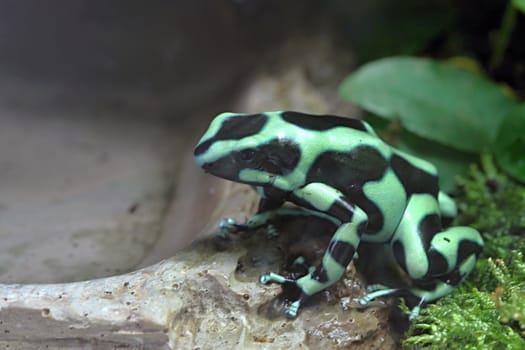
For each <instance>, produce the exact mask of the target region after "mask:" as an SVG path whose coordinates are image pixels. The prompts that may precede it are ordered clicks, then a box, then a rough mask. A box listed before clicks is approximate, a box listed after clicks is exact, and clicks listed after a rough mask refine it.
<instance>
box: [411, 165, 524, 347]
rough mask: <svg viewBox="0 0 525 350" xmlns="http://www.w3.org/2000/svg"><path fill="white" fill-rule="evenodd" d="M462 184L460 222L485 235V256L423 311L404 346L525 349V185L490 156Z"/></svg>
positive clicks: (470, 172) (471, 170) (414, 323)
mask: <svg viewBox="0 0 525 350" xmlns="http://www.w3.org/2000/svg"><path fill="white" fill-rule="evenodd" d="M460 186H461V191H460V194H459V196H458V198H457V199H456V200H457V202H458V206H459V208H460V217H458V219H457V220H456V222H455V223H454V224H455V225H469V226H472V227H475V228H477V229H478V230H479V231H480V232H481V233H482V234H483V237H484V239H485V248H484V252H483V255H482V257H481V258H480V260H479V262H478V264H477V265H476V269H475V270H474V272H473V273H472V275H471V276H470V277H469V280H468V282H466V283H464V284H463V285H462V286H460V287H459V288H458V290H457V291H455V292H454V293H452V294H451V295H449V296H447V297H445V298H442V299H440V300H439V301H438V302H436V303H435V304H433V305H429V306H428V307H426V308H424V309H423V310H422V312H421V314H420V316H419V317H418V318H417V319H416V320H415V321H414V322H413V323H412V324H411V325H410V328H409V330H408V332H407V334H406V338H405V339H404V340H403V342H402V345H403V348H404V349H445V348H446V349H525V260H524V254H523V252H524V251H525V215H524V212H525V187H524V186H522V185H520V184H518V183H516V182H514V181H512V180H510V179H509V178H507V177H505V176H504V175H502V174H501V173H499V172H498V170H497V169H496V167H495V166H494V163H493V161H492V159H491V157H490V156H488V155H484V156H483V157H482V162H481V167H477V166H473V167H471V169H470V171H469V173H468V175H467V176H465V177H464V178H462V179H461V180H460ZM407 312H408V310H407Z"/></svg>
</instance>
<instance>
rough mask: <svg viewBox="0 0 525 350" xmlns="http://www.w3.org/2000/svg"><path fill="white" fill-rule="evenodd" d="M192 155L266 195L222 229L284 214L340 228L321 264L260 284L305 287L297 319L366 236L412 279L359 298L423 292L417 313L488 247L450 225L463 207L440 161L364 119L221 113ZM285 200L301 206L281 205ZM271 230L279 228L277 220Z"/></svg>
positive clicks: (293, 311)
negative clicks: (382, 134) (444, 179)
mask: <svg viewBox="0 0 525 350" xmlns="http://www.w3.org/2000/svg"><path fill="white" fill-rule="evenodd" d="M194 157H195V161H196V162H197V164H199V165H200V166H201V167H202V168H203V169H204V170H205V171H206V172H209V173H211V174H213V175H215V176H219V177H222V178H225V179H228V180H231V181H236V182H240V183H245V184H249V185H252V186H255V188H256V189H257V192H258V193H259V195H260V196H261V201H260V203H259V209H258V211H257V213H256V214H255V215H254V216H253V217H252V218H251V219H249V220H248V221H247V222H246V223H238V222H236V221H234V220H232V219H224V220H223V221H222V222H221V225H220V234H221V235H223V236H226V235H228V234H230V233H233V232H238V231H241V230H244V231H249V230H253V229H256V228H258V227H261V226H263V225H267V224H269V223H270V222H271V221H272V220H274V219H275V218H277V217H279V216H282V215H298V216H304V217H308V216H317V217H321V218H323V219H326V220H329V221H331V222H332V223H334V224H335V225H336V226H337V227H338V228H337V230H336V231H335V233H334V234H333V236H332V239H331V241H330V244H329V246H328V248H327V249H326V251H325V254H324V256H323V258H322V261H321V263H320V264H319V266H311V267H310V268H309V269H308V271H309V273H307V274H306V275H304V276H302V277H300V278H298V279H296V280H295V279H290V278H287V277H285V276H282V275H279V274H277V273H274V272H270V273H267V274H264V275H262V276H261V278H260V281H261V283H271V282H275V283H281V284H282V283H292V284H294V285H296V286H297V288H299V289H300V291H301V293H300V296H299V298H298V299H297V300H294V301H293V302H292V303H291V304H290V305H289V306H288V307H287V309H286V315H287V316H288V317H291V318H293V317H296V316H297V314H298V312H299V309H300V307H301V305H302V304H303V303H304V301H305V300H306V299H307V298H308V297H310V296H311V295H313V294H315V293H318V292H320V291H322V290H323V289H325V288H327V287H329V286H331V285H333V284H334V283H336V282H337V281H338V280H339V279H340V278H341V276H342V275H343V273H344V271H345V269H346V267H347V265H348V264H349V263H350V261H351V260H352V259H353V258H354V257H355V256H356V255H357V253H356V251H357V249H358V247H359V244H360V242H361V241H366V242H371V243H377V244H386V245H388V246H389V247H390V248H391V249H392V252H393V255H394V257H395V259H396V261H397V263H398V264H399V266H400V267H401V268H402V269H403V270H404V271H406V273H407V275H408V276H409V277H410V278H411V280H412V284H411V286H410V287H407V288H390V287H388V286H384V285H381V284H377V285H373V286H370V288H369V292H368V294H366V295H365V296H363V297H362V298H361V299H359V302H360V303H361V304H362V305H366V304H368V303H369V302H370V301H372V300H374V299H376V298H379V297H383V296H388V295H392V294H404V295H407V294H408V295H411V296H413V297H416V298H417V299H418V300H419V302H418V303H417V305H416V306H415V307H414V308H413V309H412V313H411V315H410V317H411V318H414V317H417V315H418V313H419V310H420V309H421V307H422V306H423V305H425V304H426V303H428V302H432V301H434V300H436V299H438V298H441V297H443V296H444V295H447V294H449V293H451V292H452V291H453V290H454V288H456V287H457V285H458V284H459V283H461V281H463V280H464V279H465V278H466V276H467V275H468V274H469V273H470V272H471V271H472V269H473V268H474V266H475V263H476V260H477V257H478V256H479V254H480V252H481V250H482V248H483V241H482V239H481V236H480V234H479V233H478V232H477V231H476V230H474V229H472V228H469V227H450V228H447V229H443V227H442V224H441V218H442V217H454V216H455V215H456V214H457V208H456V205H455V203H454V201H453V200H452V199H451V198H450V197H448V196H447V195H446V194H444V193H442V192H440V191H439V189H438V187H437V184H438V178H437V171H436V168H435V167H434V166H433V165H432V164H431V163H428V162H426V161H424V160H422V159H419V158H416V157H413V156H411V155H408V154H405V153H403V152H401V151H399V150H396V149H394V148H392V147H391V146H389V145H388V144H386V143H384V142H383V141H382V140H381V139H380V138H378V137H377V135H376V133H375V132H374V131H373V129H372V128H371V127H370V125H368V124H367V123H365V122H363V121H360V120H355V119H349V118H342V117H336V116H313V115H308V114H304V113H298V112H288V111H276V112H265V113H258V114H235V113H222V114H220V115H218V116H217V117H216V118H215V119H214V120H213V121H212V122H211V124H210V126H209V128H208V130H207V131H206V132H205V133H204V135H203V136H202V138H201V140H200V141H199V143H198V144H197V147H196V148H195V152H194ZM285 202H291V203H293V204H295V205H296V208H289V207H282V205H283V203H285ZM268 232H269V235H273V234H276V231H275V230H274V229H273V228H272V229H271V230H270V229H269V230H268ZM297 260H298V261H302V259H301V258H298V259H297Z"/></svg>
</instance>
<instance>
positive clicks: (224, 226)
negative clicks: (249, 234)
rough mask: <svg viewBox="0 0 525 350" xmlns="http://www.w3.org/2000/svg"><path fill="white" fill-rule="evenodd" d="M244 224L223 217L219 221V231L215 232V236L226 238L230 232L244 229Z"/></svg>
mask: <svg viewBox="0 0 525 350" xmlns="http://www.w3.org/2000/svg"><path fill="white" fill-rule="evenodd" d="M244 226H245V225H243V224H239V223H238V222H237V221H235V220H234V219H232V218H224V219H222V220H221V221H220V222H219V232H218V233H217V236H219V237H221V238H226V237H228V235H229V234H231V233H237V232H239V231H242V230H244Z"/></svg>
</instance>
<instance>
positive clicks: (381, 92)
mask: <svg viewBox="0 0 525 350" xmlns="http://www.w3.org/2000/svg"><path fill="white" fill-rule="evenodd" d="M340 93H341V95H342V96H343V97H344V98H346V99H348V100H350V101H351V102H353V103H355V104H357V105H358V106H360V107H362V108H364V109H366V110H368V111H371V112H373V113H375V114H377V115H379V116H381V117H383V118H387V119H399V120H400V121H401V123H402V124H403V126H404V127H405V128H406V129H407V130H409V131H411V132H413V133H415V134H417V135H419V136H421V137H424V138H428V139H431V140H434V141H437V142H439V143H442V144H445V145H448V146H450V147H454V148H457V149H459V150H462V151H467V152H479V151H481V150H482V149H484V148H486V147H489V146H490V145H491V144H492V143H493V141H494V140H495V138H496V133H497V130H498V128H499V125H500V122H501V120H502V118H503V117H504V116H505V115H506V114H507V112H508V111H509V110H510V109H511V108H513V107H514V106H515V105H516V102H515V101H514V99H513V98H512V97H510V96H509V95H507V94H506V93H505V92H503V91H502V89H500V88H499V87H498V86H497V85H495V84H493V83H491V82H490V81H488V80H485V79H483V78H482V77H480V76H479V75H477V74H474V73H471V72H468V71H465V70H463V69H461V68H458V67H454V66H451V65H449V64H446V63H443V62H437V61H432V60H429V59H423V58H413V57H392V58H385V59H381V60H378V61H374V62H372V63H369V64H366V65H364V66H362V67H361V68H359V69H358V70H357V71H356V72H354V73H353V74H351V75H350V76H349V77H347V78H346V79H345V81H343V83H342V84H341V87H340Z"/></svg>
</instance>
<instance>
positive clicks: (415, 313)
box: [408, 305, 421, 321]
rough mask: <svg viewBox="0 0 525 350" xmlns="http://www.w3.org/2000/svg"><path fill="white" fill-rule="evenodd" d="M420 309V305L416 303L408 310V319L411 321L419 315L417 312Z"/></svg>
mask: <svg viewBox="0 0 525 350" xmlns="http://www.w3.org/2000/svg"><path fill="white" fill-rule="evenodd" d="M420 311H421V306H419V305H416V306H414V307H413V308H412V310H410V315H408V320H409V321H413V320H415V319H416V318H417V317H418V316H419V312H420Z"/></svg>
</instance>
